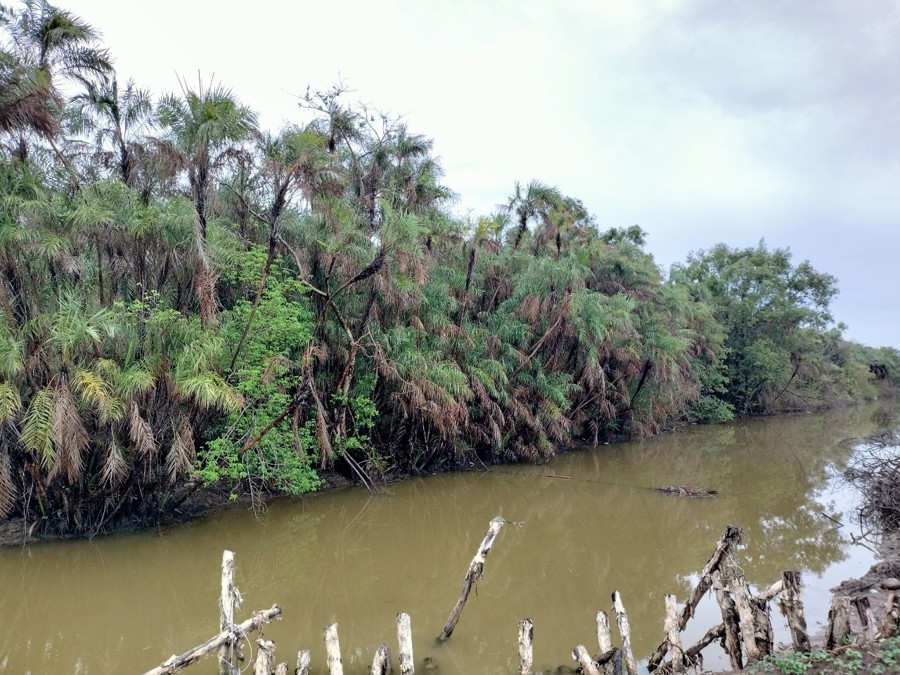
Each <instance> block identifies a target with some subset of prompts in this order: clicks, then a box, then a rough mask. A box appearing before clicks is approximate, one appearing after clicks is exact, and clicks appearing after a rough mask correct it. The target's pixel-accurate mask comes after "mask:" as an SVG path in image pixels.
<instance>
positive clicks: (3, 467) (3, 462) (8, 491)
mask: <svg viewBox="0 0 900 675" xmlns="http://www.w3.org/2000/svg"><path fill="white" fill-rule="evenodd" d="M11 464H12V463H11V462H10V461H9V453H8V452H4V451H0V518H6V517H7V516H8V515H9V514H10V512H11V511H12V509H13V506H15V504H16V484H15V482H13V477H12V465H11Z"/></svg>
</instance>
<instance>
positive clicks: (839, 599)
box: [825, 595, 850, 649]
mask: <svg viewBox="0 0 900 675" xmlns="http://www.w3.org/2000/svg"><path fill="white" fill-rule="evenodd" d="M848 637H850V598H849V597H847V596H846V595H836V596H834V598H833V599H832V601H831V609H830V610H828V633H827V635H826V637H825V649H834V648H835V647H837V646H839V645H842V644H844V642H845V641H846V640H847V638H848Z"/></svg>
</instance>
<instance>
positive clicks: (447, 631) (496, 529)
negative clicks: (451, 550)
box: [438, 516, 509, 642]
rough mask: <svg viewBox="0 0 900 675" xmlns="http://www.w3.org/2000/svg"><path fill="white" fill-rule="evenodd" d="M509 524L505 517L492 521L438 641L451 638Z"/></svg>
mask: <svg viewBox="0 0 900 675" xmlns="http://www.w3.org/2000/svg"><path fill="white" fill-rule="evenodd" d="M508 522H509V521H507V520H506V518H504V517H503V516H496V517H495V518H494V519H493V520H491V523H490V525H489V526H488V531H487V534H485V535H484V539H482V541H481V544H480V545H479V547H478V550H477V551H475V557H474V558H472V562H471V563H470V564H469V570H468V572H466V578H465V580H464V581H463V589H462V592H461V593H460V594H459V599H458V600H457V601H456V606H455V607H454V608H453V611H452V612H450V616H449V617H448V618H447V624H446V625H445V626H444V630H443V631H441V634H440V636H438V640H440V641H441V642H443V641H444V640H446V639H447V638H448V637H450V635H451V634H452V633H453V629H454V628H456V624H457V622H458V621H459V617H460V616H461V615H462V611H463V608H464V607H465V606H466V600H468V599H469V593H471V592H472V586H474V585H475V582H477V581H478V580H479V579H480V578H481V576H482V574H483V573H484V563H485V561H486V560H487V556H488V553H490V552H491V547H492V546H493V545H494V540H495V539H496V538H497V535H498V534H499V533H500V530H501V529H502V528H503V526H504V525H506V524H507V523H508Z"/></svg>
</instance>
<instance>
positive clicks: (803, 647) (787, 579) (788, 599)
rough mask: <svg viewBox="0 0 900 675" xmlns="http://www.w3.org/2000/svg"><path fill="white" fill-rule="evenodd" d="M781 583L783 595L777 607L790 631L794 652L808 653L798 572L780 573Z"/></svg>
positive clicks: (807, 637) (807, 639) (807, 638)
mask: <svg viewBox="0 0 900 675" xmlns="http://www.w3.org/2000/svg"><path fill="white" fill-rule="evenodd" d="M781 581H782V586H783V587H784V595H783V596H782V597H781V601H780V602H779V603H778V607H779V609H781V613H782V614H784V618H785V619H786V620H787V624H788V627H789V628H790V629H791V642H792V643H793V645H794V649H795V650H796V651H798V652H804V653H809V650H810V645H809V633H808V632H807V630H806V617H805V616H804V615H803V601H802V600H801V599H800V572H793V571H785V572H782V573H781Z"/></svg>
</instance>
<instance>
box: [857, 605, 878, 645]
mask: <svg viewBox="0 0 900 675" xmlns="http://www.w3.org/2000/svg"><path fill="white" fill-rule="evenodd" d="M853 605H854V606H855V607H856V614H857V616H858V617H859V623H860V625H861V626H862V636H861V637H862V639H863V641H866V640H868V639H869V637H870V635H871V636H872V637H874V634H875V616H874V615H873V614H872V606H871V603H870V602H869V599H868V598H867V597H865V596H860V597H858V598H854V599H853Z"/></svg>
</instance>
